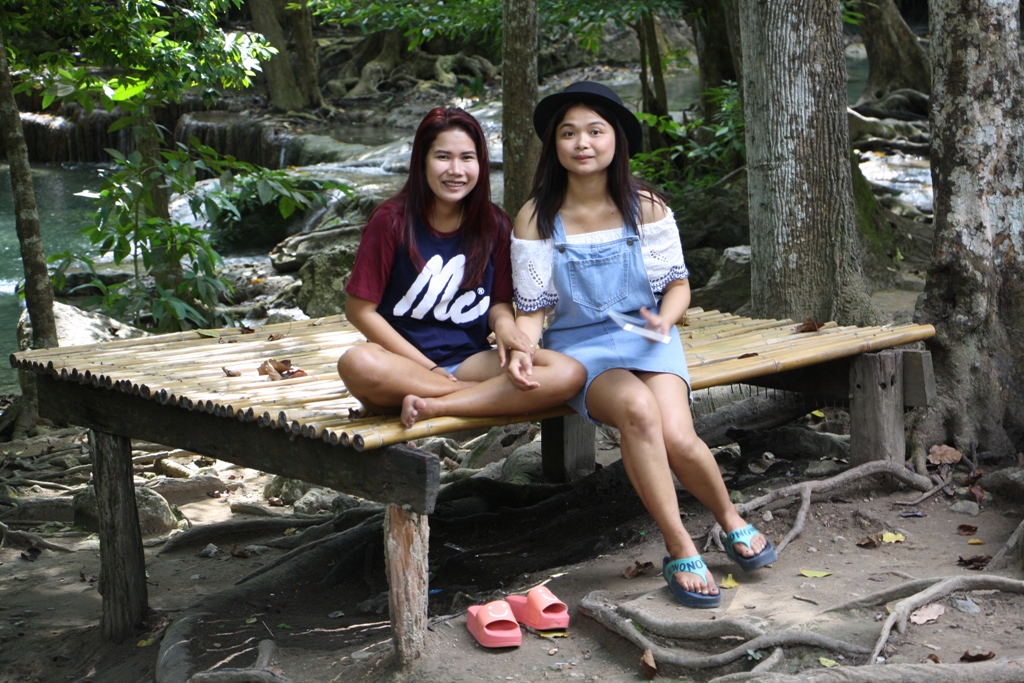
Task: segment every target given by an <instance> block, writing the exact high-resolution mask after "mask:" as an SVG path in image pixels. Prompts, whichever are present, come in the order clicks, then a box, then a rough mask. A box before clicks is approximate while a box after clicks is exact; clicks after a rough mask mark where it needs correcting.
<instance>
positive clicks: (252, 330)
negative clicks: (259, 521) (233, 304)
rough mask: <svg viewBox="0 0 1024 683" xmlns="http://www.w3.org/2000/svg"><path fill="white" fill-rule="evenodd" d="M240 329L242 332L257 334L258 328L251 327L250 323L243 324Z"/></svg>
mask: <svg viewBox="0 0 1024 683" xmlns="http://www.w3.org/2000/svg"><path fill="white" fill-rule="evenodd" d="M238 331H239V332H241V333H242V334H256V329H255V328H252V327H249V326H248V325H242V326H241V327H239V328H238Z"/></svg>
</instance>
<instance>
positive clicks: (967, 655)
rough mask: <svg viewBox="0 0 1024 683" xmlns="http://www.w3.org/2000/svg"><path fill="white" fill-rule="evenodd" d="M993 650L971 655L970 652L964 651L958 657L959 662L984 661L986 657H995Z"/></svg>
mask: <svg viewBox="0 0 1024 683" xmlns="http://www.w3.org/2000/svg"><path fill="white" fill-rule="evenodd" d="M995 657H996V653H995V652H984V653H983V652H979V653H978V654H975V655H972V654H971V653H970V652H964V654H963V656H962V657H960V661H961V662H984V661H985V660H986V659H995Z"/></svg>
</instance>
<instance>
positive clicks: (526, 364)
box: [508, 349, 540, 391]
mask: <svg viewBox="0 0 1024 683" xmlns="http://www.w3.org/2000/svg"><path fill="white" fill-rule="evenodd" d="M508 374H509V376H510V377H511V378H512V384H514V385H515V387H516V389H519V390H520V391H529V390H531V389H536V388H537V387H539V386H540V383H539V382H535V381H534V380H532V379H530V376H531V375H532V374H533V354H529V353H526V352H524V351H522V350H520V349H513V350H512V351H511V352H509V361H508Z"/></svg>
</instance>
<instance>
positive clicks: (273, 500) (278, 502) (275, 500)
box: [267, 496, 284, 508]
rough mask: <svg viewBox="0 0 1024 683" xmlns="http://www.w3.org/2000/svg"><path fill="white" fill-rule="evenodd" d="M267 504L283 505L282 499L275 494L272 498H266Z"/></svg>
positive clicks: (277, 506) (272, 505) (273, 505)
mask: <svg viewBox="0 0 1024 683" xmlns="http://www.w3.org/2000/svg"><path fill="white" fill-rule="evenodd" d="M267 505H269V506H271V507H276V508H279V507H284V501H283V500H281V499H280V498H278V497H277V496H275V497H273V498H267Z"/></svg>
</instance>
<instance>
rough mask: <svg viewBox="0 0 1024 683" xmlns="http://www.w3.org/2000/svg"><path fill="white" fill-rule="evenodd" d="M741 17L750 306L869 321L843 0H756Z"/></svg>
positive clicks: (757, 310) (770, 313)
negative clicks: (852, 153)
mask: <svg viewBox="0 0 1024 683" xmlns="http://www.w3.org/2000/svg"><path fill="white" fill-rule="evenodd" d="M741 24H742V27H741V30H742V34H743V68H744V74H743V76H744V82H745V84H746V90H745V93H744V94H745V98H746V100H745V103H744V111H745V112H746V143H747V177H748V183H749V193H750V246H751V274H752V275H751V290H752V304H753V309H754V311H753V313H754V315H756V316H758V317H776V318H793V319H796V320H803V319H804V318H805V317H811V318H813V319H815V320H818V321H823V320H837V321H839V322H841V323H843V324H856V323H863V322H867V321H869V320H871V319H872V318H873V314H872V311H871V308H870V299H869V298H868V296H867V285H866V283H865V280H864V276H863V274H862V272H861V267H860V248H859V245H858V244H857V234H856V218H855V212H854V205H853V184H852V180H851V176H850V164H849V157H848V154H849V139H848V138H849V134H848V127H847V121H846V70H845V61H844V57H843V46H842V41H841V28H842V24H841V19H840V14H839V5H838V4H837V3H827V2H826V3H822V2H815V1H814V0H794V1H793V2H788V3H764V2H757V3H749V4H744V5H742V7H741Z"/></svg>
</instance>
